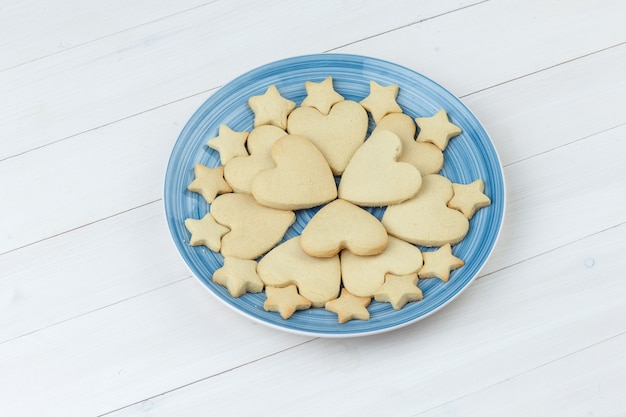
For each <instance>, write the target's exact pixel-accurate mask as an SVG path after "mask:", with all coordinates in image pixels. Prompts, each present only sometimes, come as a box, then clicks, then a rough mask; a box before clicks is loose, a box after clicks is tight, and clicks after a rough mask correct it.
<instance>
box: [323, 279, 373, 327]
mask: <svg viewBox="0 0 626 417" xmlns="http://www.w3.org/2000/svg"><path fill="white" fill-rule="evenodd" d="M371 301H372V299H371V298H370V297H357V296H356V295H353V294H350V292H348V290H346V289H345V288H342V289H341V295H340V296H339V298H335V299H334V300H331V301H328V302H327V303H326V305H325V306H324V308H325V309H326V310H328V311H331V312H333V313H335V314H337V320H338V321H339V323H340V324H343V323H345V322H347V321H350V320H354V319H357V320H369V318H370V312H369V311H367V306H368V305H369V304H370V302H371Z"/></svg>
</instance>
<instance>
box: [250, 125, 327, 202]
mask: <svg viewBox="0 0 626 417" xmlns="http://www.w3.org/2000/svg"><path fill="white" fill-rule="evenodd" d="M272 160H273V161H274V164H275V165H276V166H275V167H274V168H269V169H265V170H263V171H261V172H259V173H258V174H257V175H256V176H255V177H254V179H253V180H252V188H251V189H252V195H253V196H254V198H255V199H256V200H257V201H258V202H259V203H261V204H263V205H264V206H267V207H273V208H277V209H282V210H299V209H305V208H310V207H315V206H319V205H320V204H324V203H327V202H329V201H331V200H334V199H335V198H336V197H337V187H336V185H335V178H334V177H333V173H332V171H331V170H330V167H329V166H328V163H327V162H326V159H324V156H322V154H321V153H320V151H319V150H318V149H317V148H316V147H315V145H313V144H312V143H311V142H309V141H308V140H307V139H306V138H304V137H302V136H297V135H286V136H283V137H282V138H280V139H278V140H277V141H276V142H275V143H274V146H272Z"/></svg>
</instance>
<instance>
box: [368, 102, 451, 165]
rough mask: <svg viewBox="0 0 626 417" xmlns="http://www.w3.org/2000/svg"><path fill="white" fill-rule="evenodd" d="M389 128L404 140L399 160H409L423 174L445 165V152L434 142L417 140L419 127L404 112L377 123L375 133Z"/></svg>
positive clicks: (389, 115) (390, 115) (391, 115)
mask: <svg viewBox="0 0 626 417" xmlns="http://www.w3.org/2000/svg"><path fill="white" fill-rule="evenodd" d="M380 130H389V131H391V132H393V133H395V134H396V135H398V137H399V138H400V140H401V141H402V152H400V155H399V156H398V162H407V163H409V164H411V165H413V166H414V167H415V168H417V169H418V170H419V172H420V173H421V174H422V175H429V174H436V173H438V172H439V171H440V170H441V168H442V167H443V152H442V151H441V149H439V148H438V147H436V146H435V145H433V144H432V143H421V142H417V141H416V140H415V132H416V131H417V128H416V126H415V122H414V121H413V119H412V118H411V117H410V116H408V115H406V114H404V113H390V114H388V115H386V116H385V117H383V118H382V119H381V120H380V121H379V122H378V123H377V124H376V128H375V129H374V131H373V132H372V134H373V133H376V132H378V131H380Z"/></svg>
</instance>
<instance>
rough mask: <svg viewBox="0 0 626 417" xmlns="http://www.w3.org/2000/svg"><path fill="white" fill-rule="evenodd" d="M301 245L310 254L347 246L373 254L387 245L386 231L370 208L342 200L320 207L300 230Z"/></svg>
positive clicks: (326, 253)
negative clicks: (364, 208) (369, 210)
mask: <svg viewBox="0 0 626 417" xmlns="http://www.w3.org/2000/svg"><path fill="white" fill-rule="evenodd" d="M301 243H302V249H303V250H304V251H305V252H306V253H308V254H309V255H311V256H317V257H324V258H325V257H329V256H334V255H336V254H338V253H339V252H340V251H341V250H342V249H348V250H349V251H350V252H352V253H354V254H357V255H376V254H378V253H380V252H382V251H383V249H385V247H386V246H387V231H386V230H385V228H384V227H383V225H382V223H381V222H380V221H378V219H377V218H376V217H374V216H373V215H372V214H371V213H370V212H368V211H366V210H363V209H362V208H361V207H358V206H355V205H354V204H352V203H349V202H347V201H345V200H341V199H339V200H335V201H333V202H332V203H328V204H327V205H325V206H324V207H322V208H321V209H320V210H319V211H318V212H317V213H315V215H314V216H313V217H312V218H311V220H309V223H308V224H307V225H306V227H305V228H304V230H302V240H301Z"/></svg>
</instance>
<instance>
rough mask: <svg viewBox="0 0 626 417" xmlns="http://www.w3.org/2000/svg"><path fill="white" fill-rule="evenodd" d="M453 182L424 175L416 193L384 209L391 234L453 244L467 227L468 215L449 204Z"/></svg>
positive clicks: (423, 242) (409, 239)
mask: <svg viewBox="0 0 626 417" xmlns="http://www.w3.org/2000/svg"><path fill="white" fill-rule="evenodd" d="M452 195H453V191H452V183H451V182H450V180H448V179H447V178H445V177H443V176H441V175H438V174H432V175H425V176H424V178H422V187H421V188H420V190H419V192H418V193H417V195H416V196H415V197H413V198H412V199H410V200H408V201H405V202H403V203H401V204H397V205H394V206H389V207H387V209H386V210H385V214H384V215H383V218H382V223H383V225H384V226H385V228H386V229H387V232H389V234H390V235H393V236H396V237H398V238H400V239H403V240H406V241H407V242H411V243H415V244H417V245H422V246H442V245H444V244H446V243H450V244H452V245H454V244H455V243H458V242H460V241H461V240H462V239H463V238H464V237H465V235H466V234H467V231H468V230H469V222H468V221H467V218H465V216H464V215H463V214H461V213H460V212H459V211H457V210H454V209H451V208H448V206H447V203H448V201H450V199H451V198H452Z"/></svg>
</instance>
